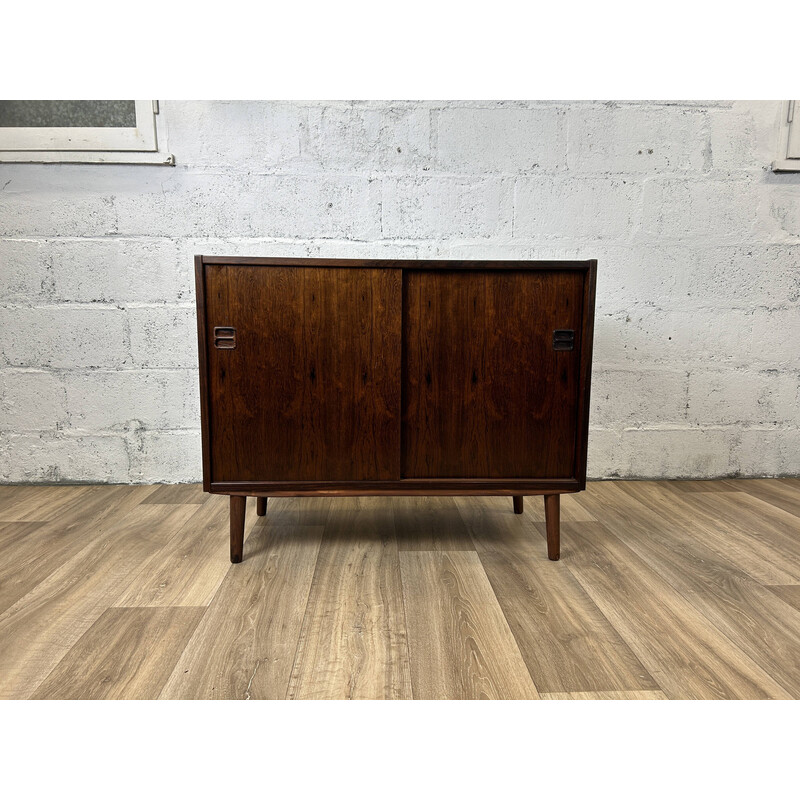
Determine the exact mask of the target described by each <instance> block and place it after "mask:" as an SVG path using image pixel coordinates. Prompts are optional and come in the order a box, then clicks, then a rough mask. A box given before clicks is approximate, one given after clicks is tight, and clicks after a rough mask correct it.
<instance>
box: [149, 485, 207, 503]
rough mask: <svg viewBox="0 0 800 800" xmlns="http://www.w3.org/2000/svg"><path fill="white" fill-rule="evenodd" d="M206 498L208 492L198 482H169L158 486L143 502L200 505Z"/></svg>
mask: <svg viewBox="0 0 800 800" xmlns="http://www.w3.org/2000/svg"><path fill="white" fill-rule="evenodd" d="M206 500H208V494H206V492H204V491H203V486H202V484H199V483H170V484H164V485H163V486H159V487H158V488H157V489H156V490H155V491H153V492H152V493H151V494H150V495H149V497H147V498H146V499H144V500H142V502H143V503H167V504H175V503H196V504H197V505H202V504H203V503H205V502H206Z"/></svg>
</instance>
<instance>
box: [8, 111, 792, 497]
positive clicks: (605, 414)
mask: <svg viewBox="0 0 800 800" xmlns="http://www.w3.org/2000/svg"><path fill="white" fill-rule="evenodd" d="M161 108H162V113H163V115H164V117H165V119H164V122H165V123H166V127H167V130H168V134H169V142H168V144H169V150H170V151H171V152H173V153H174V154H175V157H176V159H177V164H178V166H176V167H174V168H168V167H146V166H98V165H24V164H15V165H12V164H5V165H1V166H0V343H1V344H0V481H14V482H18V481H110V482H128V481H132V482H150V481H191V480H199V479H200V475H201V463H200V437H199V402H198V389H197V355H196V342H195V337H196V333H195V316H194V286H193V265H192V256H193V255H194V254H195V253H217V254H229V255H276V256H322V257H355V258H367V257H378V258H379V257H386V258H430V257H440V258H597V259H598V260H599V272H598V288H597V292H598V293H597V320H596V332H595V366H594V375H593V392H592V408H591V432H590V441H589V471H590V475H592V476H594V477H608V476H624V477H698V478H703V477H714V476H720V475H797V474H800V425H799V424H798V422H799V419H800V389H799V388H798V387H799V386H800V344H799V343H800V175H791V174H790V175H775V174H773V173H772V172H770V171H769V169H768V168H767V166H768V164H769V163H770V162H771V161H772V159H773V158H774V157H775V155H776V153H775V148H776V142H777V130H778V128H777V125H778V121H779V115H780V110H781V106H780V103H777V102H738V103H729V102H708V103H705V102H697V101H693V102H686V103H668V102H652V103H645V102H638V103H637V102H611V103H591V102H574V103H569V102H530V103H527V102H478V101H471V102H433V101H425V102H419V103H415V102H408V101H399V102H391V103H390V102H359V103H348V102H329V103H312V102H303V103H287V102H275V103H261V102H259V103H245V102H216V103H205V102H174V101H172V102H163V103H162V104H161Z"/></svg>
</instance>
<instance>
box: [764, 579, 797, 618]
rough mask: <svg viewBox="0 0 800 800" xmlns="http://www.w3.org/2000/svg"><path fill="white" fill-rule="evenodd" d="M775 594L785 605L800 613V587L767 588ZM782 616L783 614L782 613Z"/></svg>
mask: <svg viewBox="0 0 800 800" xmlns="http://www.w3.org/2000/svg"><path fill="white" fill-rule="evenodd" d="M767 588H768V589H769V590H770V591H771V592H772V593H773V594H775V595H777V596H778V597H780V599H781V600H783V602H784V603H787V604H788V605H790V606H791V607H792V608H796V609H797V610H798V611H800V585H795V586H769V587H767ZM781 616H783V614H782V613H781Z"/></svg>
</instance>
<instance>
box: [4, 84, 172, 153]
mask: <svg viewBox="0 0 800 800" xmlns="http://www.w3.org/2000/svg"><path fill="white" fill-rule="evenodd" d="M163 139H164V136H163V135H161V136H159V125H158V101H156V100H0V161H22V162H29V163H30V162H77V163H100V164H174V163H175V159H174V157H173V156H172V155H170V154H169V153H167V152H166V151H165V149H164V148H163V145H162V147H161V148H160V147H159V145H160V144H162V141H163Z"/></svg>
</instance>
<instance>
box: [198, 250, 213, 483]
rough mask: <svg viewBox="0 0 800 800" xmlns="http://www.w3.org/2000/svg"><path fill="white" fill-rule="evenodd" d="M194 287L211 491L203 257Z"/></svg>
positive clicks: (202, 417)
mask: <svg viewBox="0 0 800 800" xmlns="http://www.w3.org/2000/svg"><path fill="white" fill-rule="evenodd" d="M194 285H195V297H196V313H197V360H198V366H199V370H198V374H199V378H200V429H201V439H202V444H203V490H204V491H206V492H208V491H211V438H210V437H211V434H210V429H209V408H208V353H207V352H206V341H207V337H206V301H205V297H206V290H205V268H204V267H203V257H202V256H195V257H194Z"/></svg>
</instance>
